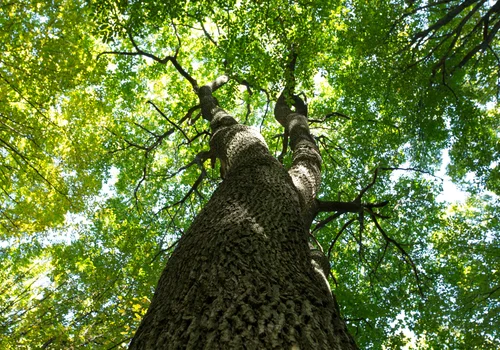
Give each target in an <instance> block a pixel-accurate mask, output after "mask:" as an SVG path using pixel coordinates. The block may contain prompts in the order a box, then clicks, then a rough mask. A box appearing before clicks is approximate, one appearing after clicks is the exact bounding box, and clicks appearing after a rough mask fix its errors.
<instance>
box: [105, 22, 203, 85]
mask: <svg viewBox="0 0 500 350" xmlns="http://www.w3.org/2000/svg"><path fill="white" fill-rule="evenodd" d="M127 34H128V37H129V39H130V42H131V43H132V46H133V47H134V49H135V52H125V51H104V52H101V53H100V54H98V55H97V57H96V59H99V58H100V57H101V56H102V55H124V56H144V57H149V58H151V59H152V60H154V61H156V62H158V63H160V64H166V63H168V62H171V63H172V65H173V66H174V67H175V69H176V70H177V71H178V72H179V73H180V74H181V75H182V76H183V77H184V78H185V79H186V80H187V81H188V82H189V83H190V84H191V86H192V87H193V90H194V91H195V92H197V91H198V82H197V81H196V80H195V79H194V78H193V77H192V76H191V75H190V74H189V73H188V72H187V71H186V70H185V69H184V68H183V67H182V66H181V65H180V64H179V61H177V53H178V49H177V50H176V53H175V55H174V56H169V55H167V56H165V57H164V58H160V57H158V56H156V55H153V54H152V53H149V52H146V51H143V50H142V49H141V48H139V45H137V43H136V41H135V39H134V37H133V35H132V31H131V30H127ZM176 35H177V34H176ZM177 38H178V37H177Z"/></svg>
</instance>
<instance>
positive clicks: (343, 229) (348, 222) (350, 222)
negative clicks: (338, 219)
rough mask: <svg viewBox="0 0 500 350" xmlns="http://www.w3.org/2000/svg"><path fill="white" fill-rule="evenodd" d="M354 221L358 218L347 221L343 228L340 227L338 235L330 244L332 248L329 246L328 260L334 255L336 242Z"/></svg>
mask: <svg viewBox="0 0 500 350" xmlns="http://www.w3.org/2000/svg"><path fill="white" fill-rule="evenodd" d="M354 221H356V218H353V219H351V220H349V221H347V222H346V223H345V224H344V225H343V226H342V228H341V229H340V231H339V232H337V235H336V236H335V238H334V239H333V241H332V243H331V244H330V248H328V255H327V256H328V261H331V255H332V250H333V246H334V245H335V243H336V242H337V240H338V239H339V237H340V235H341V234H342V232H344V231H345V229H347V228H348V227H349V226H350V225H351V224H352V223H353V222H354Z"/></svg>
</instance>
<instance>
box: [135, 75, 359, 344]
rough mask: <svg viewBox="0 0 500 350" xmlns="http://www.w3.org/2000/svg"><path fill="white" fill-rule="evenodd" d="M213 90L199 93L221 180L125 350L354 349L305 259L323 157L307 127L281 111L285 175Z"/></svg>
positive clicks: (324, 283)
mask: <svg viewBox="0 0 500 350" xmlns="http://www.w3.org/2000/svg"><path fill="white" fill-rule="evenodd" d="M212 89H214V86H212V85H207V86H204V87H202V88H200V90H199V92H198V95H199V97H200V102H201V105H202V112H203V116H204V118H205V119H207V120H209V121H210V122H211V127H212V131H213V137H212V140H211V149H212V150H213V151H214V152H215V154H216V155H217V157H218V158H220V159H221V163H222V164H223V165H224V167H225V179H224V181H223V182H222V183H221V184H220V186H219V187H218V188H217V190H216V191H215V192H214V194H213V195H212V197H211V199H210V200H209V202H208V203H207V204H206V206H205V207H204V208H203V210H202V211H201V212H200V213H199V214H198V216H197V217H196V218H195V220H194V221H193V223H192V225H191V227H190V228H189V230H187V232H186V233H185V234H184V235H183V236H182V238H181V239H180V241H179V243H178V245H177V248H176V249H175V251H174V253H173V254H172V256H171V257H170V259H169V261H168V263H167V266H166V268H165V270H164V271H163V274H162V276H161V278H160V281H159V282H158V286H157V288H156V292H155V295H154V297H153V300H152V303H151V305H150V307H149V310H148V312H147V314H146V315H145V317H144V319H143V321H142V323H141V325H140V326H139V329H138V330H137V333H136V335H135V337H134V339H133V340H132V343H131V345H130V348H131V349H273V348H275V349H356V345H355V343H354V341H353V340H352V338H351V337H350V335H349V334H348V333H347V329H346V326H345V324H344V322H343V321H342V320H341V318H340V315H339V310H338V307H336V302H335V300H334V297H333V296H332V293H331V291H330V289H329V286H328V282H327V280H326V278H325V276H324V273H323V272H322V271H321V269H319V268H318V265H317V264H315V263H314V262H313V261H312V260H311V258H312V257H311V253H310V249H309V245H308V227H306V226H307V224H308V216H309V207H310V206H311V205H312V201H313V200H314V196H315V191H316V190H317V187H318V186H319V178H318V176H319V164H320V161H321V158H319V164H318V159H317V157H319V153H318V152H316V153H317V157H316V159H314V156H312V157H311V153H310V151H311V149H314V148H315V145H314V143H313V147H312V148H311V147H310V143H311V142H313V141H311V140H312V138H311V136H310V134H309V130H308V128H307V120H306V119H305V117H304V116H302V115H300V114H297V113H290V112H291V111H289V110H286V108H285V113H282V114H281V115H284V117H283V118H280V119H282V120H283V123H284V124H285V128H286V129H287V131H288V132H289V133H290V138H291V144H292V150H293V151H294V165H293V166H292V169H291V170H290V174H289V172H287V171H286V170H285V169H284V167H283V166H282V164H281V163H279V162H278V161H277V160H276V159H275V158H274V157H272V156H271V155H270V153H269V151H268V148H267V145H266V143H265V141H264V139H263V138H262V136H261V135H260V134H259V133H258V132H257V131H256V130H254V129H252V128H250V127H247V126H244V125H240V124H238V123H237V122H236V121H235V120H234V119H233V118H232V117H231V116H229V115H228V114H227V113H226V112H224V111H223V110H222V109H221V108H219V107H218V106H217V102H216V100H215V99H214V98H213V97H212ZM282 102H284V100H282ZM276 115H277V119H278V116H279V115H280V113H279V111H278V108H277V112H276ZM297 118H298V119H297ZM286 119H289V120H288V121H286ZM294 120H296V121H295V122H294ZM304 120H305V124H306V125H305V129H304V125H303V122H304ZM280 122H281V120H280ZM287 123H288V124H287ZM290 123H291V124H293V125H289V124H290ZM297 127H298V129H297ZM304 132H305V133H306V134H304ZM308 138H309V139H308ZM294 142H295V144H294ZM313 153H314V152H313ZM311 161H312V162H313V163H314V162H316V164H315V165H314V164H313V166H312V167H309V168H310V169H308V166H307V164H305V163H304V162H311ZM301 162H302V163H301ZM294 169H295V170H294ZM311 169H312V170H311ZM314 169H316V170H314ZM311 171H312V172H311ZM315 172H316V173H317V174H314V173H315ZM311 174H312V175H311ZM311 184H312V185H311ZM311 186H312V187H314V188H316V189H312V187H311ZM299 187H300V188H299ZM309 187H311V188H309ZM311 190H312V191H313V192H311ZM311 196H312V200H311Z"/></svg>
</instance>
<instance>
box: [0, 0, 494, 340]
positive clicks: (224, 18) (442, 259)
mask: <svg viewBox="0 0 500 350" xmlns="http://www.w3.org/2000/svg"><path fill="white" fill-rule="evenodd" d="M84 5H85V6H84ZM0 21H1V23H2V25H1V28H2V29H1V30H0V35H2V40H1V41H0V42H1V43H2V44H1V45H2V51H3V52H4V53H6V54H5V55H2V58H1V61H0V73H1V75H2V76H1V77H0V78H1V85H0V89H1V90H2V95H1V96H2V102H1V109H0V112H1V114H0V118H1V119H0V120H1V122H2V124H1V125H0V127H1V129H0V132H1V134H0V140H2V142H0V144H1V147H2V151H0V154H1V156H2V158H1V161H0V167H1V169H2V182H1V185H2V191H1V192H0V195H1V196H2V201H1V203H2V205H1V210H2V215H1V216H2V219H1V220H2V221H1V223H2V226H1V232H0V234H1V237H2V243H1V251H0V252H1V253H0V259H1V260H2V266H5V268H4V269H3V270H2V272H1V274H2V275H1V281H2V282H1V290H2V293H1V294H0V295H1V297H0V298H1V299H0V308H1V310H2V313H1V314H0V315H1V316H0V332H2V335H3V336H2V337H0V345H1V346H2V347H5V348H9V347H11V348H19V347H23V346H24V347H29V346H31V347H45V348H67V347H70V346H74V347H88V348H111V347H119V346H122V347H125V346H126V344H127V343H128V341H129V339H130V337H131V335H132V334H133V333H134V330H135V328H136V327H137V325H138V324H139V321H140V319H141V318H142V316H143V314H144V312H145V310H146V308H147V306H148V305H149V298H150V297H151V295H152V291H153V287H154V286H155V285H156V282H157V280H158V278H159V274H160V271H161V269H162V268H163V266H164V265H165V263H166V261H167V260H168V257H169V256H170V254H171V252H172V250H173V247H174V245H175V242H176V240H177V238H178V237H179V236H181V235H182V233H183V232H184V231H185V230H186V228H187V227H188V226H189V223H190V222H191V220H192V218H193V216H194V214H195V213H197V212H198V211H199V210H200V208H201V207H202V206H203V205H204V204H205V201H206V199H207V198H208V197H209V196H210V194H211V193H212V191H213V189H214V187H215V186H216V185H217V184H218V183H219V182H220V178H219V173H220V171H219V165H218V164H217V165H216V166H215V168H213V167H211V166H208V164H207V163H208V162H207V161H203V160H204V158H203V157H202V156H203V153H202V154H201V156H198V157H197V155H199V153H200V151H202V150H206V149H207V148H206V145H207V143H208V137H209V136H208V134H209V130H208V128H207V125H206V123H205V122H204V121H203V120H202V118H200V117H197V116H198V113H199V112H198V111H197V110H194V109H191V108H192V107H193V106H195V105H197V97H196V96H195V94H193V93H192V87H191V85H190V84H189V82H187V81H186V79H185V76H183V75H182V74H179V71H178V70H177V69H176V67H175V66H174V65H173V64H172V60H169V59H164V58H165V57H166V56H171V57H176V60H177V62H178V63H179V64H180V66H181V67H183V68H184V69H185V70H186V71H187V72H189V74H190V75H191V76H192V77H194V79H196V80H198V81H203V82H206V81H212V80H213V79H215V78H216V77H217V76H219V75H221V74H227V75H228V76H229V77H230V80H229V82H228V83H227V84H226V85H225V86H224V87H223V88H221V89H220V90H219V91H218V92H217V98H218V100H219V103H220V105H221V106H224V108H225V109H226V110H228V111H231V112H232V113H233V115H235V116H237V117H238V120H240V121H241V122H243V123H244V124H246V125H254V126H256V127H257V128H259V129H260V130H261V132H262V134H263V136H264V137H265V139H266V140H267V142H268V144H269V148H270V150H271V152H272V153H273V154H274V155H275V156H276V157H278V156H280V155H281V153H282V150H283V147H282V145H283V141H282V136H279V135H280V134H282V131H281V130H280V127H279V125H278V124H277V123H276V121H274V120H273V118H272V115H271V111H272V108H273V105H274V103H275V99H276V97H277V96H278V95H279V93H280V92H281V90H282V88H283V84H284V82H285V81H287V79H288V78H287V77H286V76H284V69H283V68H284V67H285V66H286V65H287V52H289V48H290V47H291V44H292V43H293V44H294V45H295V49H296V50H297V52H298V59H297V64H296V70H295V73H296V79H297V90H296V91H304V92H305V94H306V96H308V97H309V99H308V101H307V102H308V109H309V121H310V124H311V132H312V134H313V135H314V136H315V138H316V142H317V144H318V147H319V148H320V151H321V153H322V155H323V161H324V165H323V178H322V180H323V181H322V187H321V189H320V191H319V196H320V198H322V199H324V200H328V201H329V202H333V201H344V202H349V201H352V200H354V199H355V198H356V197H357V196H358V195H359V194H360V192H361V190H362V189H364V188H366V186H367V185H368V184H370V183H371V181H372V179H373V175H374V170H375V169H377V168H378V169H379V170H378V173H377V179H376V181H375V182H374V184H373V186H371V187H370V188H369V189H368V190H367V191H366V192H365V193H364V196H363V201H364V202H365V203H377V202H383V201H388V204H387V205H386V206H385V207H383V208H381V209H379V213H380V215H384V216H390V218H388V219H383V220H382V219H381V218H377V220H378V224H379V226H380V228H381V229H382V230H383V231H381V230H380V229H379V228H378V227H377V225H376V224H375V222H374V221H373V219H372V218H371V216H370V213H368V212H367V213H366V214H365V215H364V216H363V219H361V218H360V216H359V215H358V214H349V213H343V214H342V215H340V214H336V215H333V216H331V215H330V216H329V214H328V213H325V214H321V215H320V216H318V218H317V220H316V222H314V223H313V226H312V230H311V233H312V234H313V236H314V237H315V239H312V238H311V240H312V243H313V245H314V246H315V247H316V248H317V249H320V247H321V249H323V251H324V253H325V254H326V255H327V256H328V257H329V258H330V265H331V272H332V275H333V276H334V277H335V280H334V279H333V278H332V279H331V281H330V282H331V285H332V288H333V290H334V292H335V294H336V295H337V299H338V300H339V304H340V306H341V308H342V312H343V314H344V317H345V319H346V321H347V323H348V325H349V327H350V329H351V331H352V332H353V333H355V334H356V339H357V341H358V342H359V344H360V346H361V347H362V348H381V347H382V345H384V346H386V347H390V346H393V347H397V346H402V344H407V346H408V347H412V346H413V347H418V348H426V347H429V348H431V347H437V348H443V347H448V348H452V349H455V348H470V347H477V348H497V347H498V343H499V336H498V329H499V327H498V324H499V322H498V316H497V315H498V312H497V310H498V307H499V305H498V301H497V300H498V293H499V289H498V285H499V276H498V269H497V268H496V266H498V256H499V254H498V251H499V247H498V222H497V219H496V218H497V217H498V215H497V214H498V213H497V212H498V206H499V203H498V197H497V196H498V152H499V145H500V143H499V141H498V137H499V135H498V130H499V125H498V120H500V119H499V118H498V107H497V97H498V96H497V95H498V94H497V91H498V59H497V52H498V39H497V38H496V36H495V35H494V33H496V29H495V28H496V27H497V23H498V5H497V3H496V2H486V1H475V2H467V1H465V2H458V1H437V2H430V3H424V2H419V1H415V2H412V3H411V5H409V4H406V3H405V2H391V3H390V4H389V3H388V2H387V3H385V2H369V3H366V4H361V3H359V2H355V3H353V2H348V1H346V2H340V1H313V2H308V3H307V4H306V3H303V2H301V1H297V2H288V1H286V2H285V1H271V2H269V1H266V2H262V3H261V2H258V1H257V2H256V1H252V2H248V3H247V2H230V1H229V2H227V1H215V2H214V1H211V2H210V3H206V2H197V3H196V4H188V5H183V4H177V3H167V2H159V3H156V2H154V1H148V2H146V3H141V4H138V3H132V4H126V3H125V2H116V3H115V2H111V1H100V2H92V3H90V4H83V3H78V2H74V1H72V2H66V1H60V2H59V1H54V2H44V3H43V4H42V3H38V2H36V1H17V2H7V3H5V4H2V5H1V16H0ZM485 33H486V34H485ZM492 33H493V35H490V34H492ZM312 38H314V40H312ZM21 43H22V45H21ZM476 48H478V49H476ZM106 51H108V52H111V51H113V52H127V53H129V54H128V55H104V54H102V53H103V52H106ZM470 53H472V54H470ZM99 54H101V55H99ZM469 56H470V57H469ZM156 58H157V59H156ZM465 58H467V60H466V61H465V62H464V64H461V63H462V62H463V61H464V59H465ZM161 63H164V64H161ZM148 101H151V103H148ZM154 106H156V107H157V108H158V110H157V109H156V108H155V107H154ZM159 111H161V113H160V112H159ZM40 112H41V113H43V115H44V116H43V115H42V114H41V113H40ZM12 129H14V130H12ZM181 130H182V131H181ZM448 155H449V159H450V160H449V165H448V168H447V169H448V174H449V175H450V176H451V177H452V178H453V180H454V181H455V182H456V183H457V184H459V185H460V186H461V188H462V189H464V190H467V191H469V193H470V197H469V198H468V199H467V201H464V202H459V203H454V204H451V203H447V202H445V201H443V200H442V198H443V197H442V196H441V197H438V196H439V194H440V193H441V187H443V186H447V182H443V181H442V180H441V179H440V178H438V177H437V176H432V175H431V174H437V175H439V176H443V175H440V174H441V173H440V170H441V168H442V164H443V159H444V160H445V163H446V162H448ZM282 156H283V162H284V163H285V165H289V164H290V162H291V159H290V153H289V152H286V153H284V154H283V155H282ZM388 169H392V170H388ZM396 169H406V170H396ZM193 184H197V186H196V187H195V188H193ZM436 198H437V199H436ZM382 232H384V233H385V234H386V236H387V237H388V238H390V239H392V240H394V242H396V243H397V244H399V246H400V248H402V249H403V250H404V252H406V254H407V255H405V253H403V252H402V250H401V249H399V248H398V246H397V245H396V244H394V243H392V242H391V240H390V239H389V241H388V240H387V239H386V237H384V235H383V233H382ZM316 241H317V243H316ZM410 258H411V261H413V263H414V265H412V264H411V263H409V261H410V260H409V259H410ZM415 270H416V271H417V274H418V276H419V278H418V280H417V278H416V274H415ZM419 289H421V292H422V294H423V296H421V294H420V292H419ZM33 320H35V321H33Z"/></svg>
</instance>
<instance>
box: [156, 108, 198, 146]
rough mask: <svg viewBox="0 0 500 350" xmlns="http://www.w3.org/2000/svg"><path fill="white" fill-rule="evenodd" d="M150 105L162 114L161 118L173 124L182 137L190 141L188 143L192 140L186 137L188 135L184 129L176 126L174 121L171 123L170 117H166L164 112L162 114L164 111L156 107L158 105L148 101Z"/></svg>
mask: <svg viewBox="0 0 500 350" xmlns="http://www.w3.org/2000/svg"><path fill="white" fill-rule="evenodd" d="M148 103H149V104H150V105H152V106H153V107H154V109H156V111H157V112H158V113H160V114H161V116H162V117H163V118H165V119H166V120H167V122H169V123H170V124H172V125H173V126H174V128H176V129H177V130H179V131H180V132H181V133H182V135H184V137H185V138H186V140H188V142H190V139H189V137H188V136H187V135H186V133H185V132H184V130H182V129H181V128H180V127H179V126H178V125H177V124H175V123H174V122H173V121H171V120H170V119H168V117H167V116H166V115H165V113H163V112H162V111H161V110H160V109H159V108H158V107H156V105H155V104H154V103H153V102H152V101H148Z"/></svg>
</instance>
